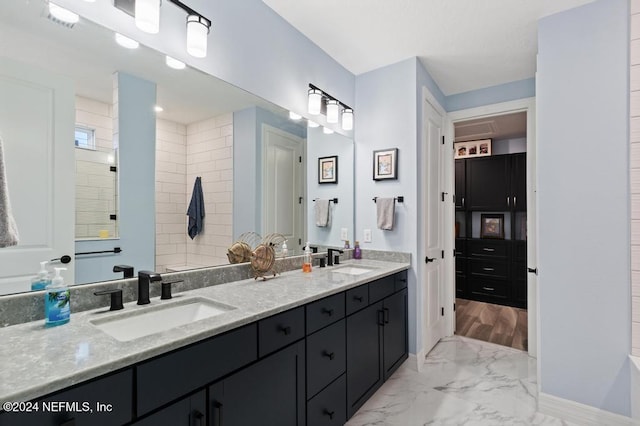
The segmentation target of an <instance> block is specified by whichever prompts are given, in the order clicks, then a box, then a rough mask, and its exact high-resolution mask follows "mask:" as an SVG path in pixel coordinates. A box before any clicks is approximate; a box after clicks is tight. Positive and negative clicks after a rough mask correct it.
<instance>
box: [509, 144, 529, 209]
mask: <svg viewBox="0 0 640 426" xmlns="http://www.w3.org/2000/svg"><path fill="white" fill-rule="evenodd" d="M511 194H512V196H513V198H512V205H511V207H512V208H513V209H514V210H516V211H526V210H527V154H524V153H523V154H513V156H512V158H511Z"/></svg>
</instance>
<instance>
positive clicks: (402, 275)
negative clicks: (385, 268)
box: [394, 271, 407, 291]
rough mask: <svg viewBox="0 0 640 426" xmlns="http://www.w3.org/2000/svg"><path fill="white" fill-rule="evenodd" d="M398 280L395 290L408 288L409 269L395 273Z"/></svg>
mask: <svg viewBox="0 0 640 426" xmlns="http://www.w3.org/2000/svg"><path fill="white" fill-rule="evenodd" d="M394 278H395V281H396V287H395V291H400V290H402V289H403V288H407V271H400V272H398V273H397V274H395V275H394Z"/></svg>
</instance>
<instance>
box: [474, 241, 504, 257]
mask: <svg viewBox="0 0 640 426" xmlns="http://www.w3.org/2000/svg"><path fill="white" fill-rule="evenodd" d="M467 244H468V246H467V247H468V250H469V255H470V256H496V257H507V253H508V250H507V243H506V242H505V241H492V240H486V239H484V240H471V241H468V243H467Z"/></svg>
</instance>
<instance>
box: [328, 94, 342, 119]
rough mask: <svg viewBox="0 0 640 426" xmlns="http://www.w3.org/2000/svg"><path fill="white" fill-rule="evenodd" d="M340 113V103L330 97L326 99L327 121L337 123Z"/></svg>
mask: <svg viewBox="0 0 640 426" xmlns="http://www.w3.org/2000/svg"><path fill="white" fill-rule="evenodd" d="M339 115H340V105H339V104H338V101H336V100H333V99H330V100H328V101H327V123H337V122H338V116H339Z"/></svg>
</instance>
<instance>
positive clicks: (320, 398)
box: [307, 374, 347, 426]
mask: <svg viewBox="0 0 640 426" xmlns="http://www.w3.org/2000/svg"><path fill="white" fill-rule="evenodd" d="M346 395H347V380H346V378H345V375H344V374H343V375H342V376H340V378H338V380H336V381H335V382H333V383H331V384H330V385H329V386H328V387H327V388H326V389H325V390H323V391H322V392H320V393H319V394H318V395H316V396H315V397H313V398H312V399H311V400H310V401H309V402H308V403H307V426H342V425H343V424H345V423H346V421H347V409H346V404H345V400H346V399H347V396H346Z"/></svg>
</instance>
